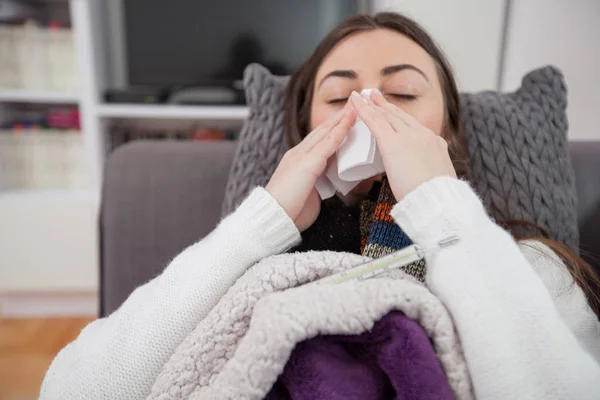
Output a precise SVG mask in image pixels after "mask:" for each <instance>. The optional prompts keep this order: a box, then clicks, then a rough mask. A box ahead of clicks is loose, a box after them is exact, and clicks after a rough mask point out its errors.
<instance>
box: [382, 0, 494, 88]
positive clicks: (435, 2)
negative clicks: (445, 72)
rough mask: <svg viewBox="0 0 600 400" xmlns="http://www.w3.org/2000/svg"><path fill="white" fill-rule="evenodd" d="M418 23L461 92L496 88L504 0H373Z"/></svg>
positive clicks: (383, 8)
mask: <svg viewBox="0 0 600 400" xmlns="http://www.w3.org/2000/svg"><path fill="white" fill-rule="evenodd" d="M372 4H373V8H374V10H375V11H387V10H389V11H397V12H402V13H404V14H406V15H408V16H410V17H412V18H414V19H415V20H417V21H418V22H419V23H420V24H422V25H423V26H424V27H425V29H427V31H428V32H429V33H430V34H431V35H432V36H433V38H434V39H435V40H436V41H437V42H438V44H440V46H441V47H442V48H443V49H444V51H445V52H446V54H447V55H448V57H449V59H450V62H451V63H452V65H453V67H454V70H455V73H456V76H457V79H458V83H459V87H460V89H461V90H463V91H476V90H484V89H497V87H498V76H499V67H500V49H501V44H502V29H503V25H504V11H505V10H504V8H505V0H485V1H482V0H460V1H457V0H452V1H450V0H373V3H372Z"/></svg>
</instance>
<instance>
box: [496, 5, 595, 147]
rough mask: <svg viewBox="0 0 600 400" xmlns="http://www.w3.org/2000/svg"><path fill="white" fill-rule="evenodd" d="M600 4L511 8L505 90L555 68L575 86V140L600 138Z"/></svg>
mask: <svg viewBox="0 0 600 400" xmlns="http://www.w3.org/2000/svg"><path fill="white" fill-rule="evenodd" d="M598 17H600V1H598V0H578V1H570V2H567V1H563V0H528V1H513V2H512V4H511V12H510V20H509V31H508V32H509V33H508V37H507V48H506V58H505V66H504V74H503V77H502V85H501V87H502V89H504V90H513V89H515V88H516V87H518V86H519V83H520V81H521V77H522V76H523V74H524V73H526V72H527V71H529V70H531V69H533V68H536V67H538V66H541V65H546V64H554V65H556V66H558V67H559V68H560V69H561V70H562V71H563V73H564V74H565V78H566V82H567V86H568V88H569V105H568V114H569V136H570V138H571V139H575V140H582V139H588V140H589V139H592V140H600V127H599V125H600V124H599V123H598V121H597V115H598V110H600V74H599V73H598V67H599V66H600V44H599V40H600V24H599V23H598Z"/></svg>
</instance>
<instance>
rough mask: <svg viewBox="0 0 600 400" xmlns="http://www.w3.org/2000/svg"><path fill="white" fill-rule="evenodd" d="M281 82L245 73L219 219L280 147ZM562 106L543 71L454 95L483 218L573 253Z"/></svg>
mask: <svg viewBox="0 0 600 400" xmlns="http://www.w3.org/2000/svg"><path fill="white" fill-rule="evenodd" d="M288 79H289V78H288V77H279V76H273V75H272V74H271V73H270V72H269V71H268V70H267V69H266V68H264V67H262V66H261V65H258V64H252V65H250V66H248V67H247V68H246V71H245V73H244V85H245V90H246V99H247V102H248V107H249V110H250V115H249V117H248V119H247V121H246V122H245V124H244V127H243V128H242V132H241V134H240V139H239V145H238V149H237V153H236V156H235V159H234V161H233V165H232V167H231V171H230V174H229V180H228V183H227V188H226V192H225V200H224V203H223V209H222V214H223V215H227V214H229V213H230V212H231V211H233V210H234V209H235V207H236V206H237V204H238V203H239V202H240V201H241V200H242V199H243V198H244V197H245V196H246V195H247V194H248V193H249V192H250V191H251V190H252V189H253V188H254V187H255V186H264V185H266V184H267V182H268V181H269V178H270V177H271V175H272V174H273V172H274V171H275V168H276V167H277V164H278V163H279V160H280V159H281V157H283V154H285V151H286V150H287V149H288V145H287V140H286V138H285V132H284V126H283V99H284V94H285V87H286V85H287V82H288ZM566 106H567V89H566V85H565V82H564V78H563V75H562V74H561V72H560V71H559V70H558V69H556V68H554V67H551V66H548V67H544V68H540V69H537V70H534V71H532V72H530V73H528V74H527V75H526V76H525V77H524V78H523V81H522V84H521V87H520V88H519V89H518V90H517V91H515V92H512V93H500V92H495V91H488V92H481V93H474V94H468V93H465V94H461V109H462V120H463V127H464V133H465V136H466V139H467V144H468V149H469V158H470V167H471V181H472V185H473V187H474V188H475V190H476V192H477V193H478V194H479V195H480V196H481V197H482V199H483V202H484V204H485V206H486V207H487V209H488V210H489V212H490V215H491V216H492V217H493V218H494V219H496V220H497V221H499V222H502V221H509V220H523V221H529V222H533V223H535V224H537V225H539V226H541V227H542V228H544V229H546V230H547V231H548V233H549V235H550V237H551V238H553V239H556V240H559V241H561V242H563V243H565V244H567V245H569V246H570V247H571V248H573V249H574V250H575V251H577V250H578V246H579V233H578V232H579V231H578V228H577V213H576V199H575V187H574V184H575V182H574V173H573V168H572V166H571V161H570V155H569V150H568V146H567V144H568V143H567V129H568V122H567V116H566ZM513 227H514V228H513ZM511 229H514V230H515V231H519V233H525V234H533V235H539V232H537V230H531V229H527V228H526V226H523V225H518V224H517V225H511Z"/></svg>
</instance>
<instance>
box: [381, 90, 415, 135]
mask: <svg viewBox="0 0 600 400" xmlns="http://www.w3.org/2000/svg"><path fill="white" fill-rule="evenodd" d="M370 99H371V101H372V102H373V103H374V104H375V105H377V106H379V107H381V108H382V109H384V110H386V111H387V112H390V113H392V114H394V115H395V116H396V117H397V118H400V119H402V121H404V123H405V124H406V125H407V126H410V127H411V128H417V127H419V126H420V124H419V122H418V121H417V120H416V118H415V117H413V116H412V115H410V114H409V113H407V112H406V111H404V110H403V109H401V108H400V107H396V106H395V105H394V104H392V103H390V102H389V101H387V100H386V98H385V97H384V96H383V94H381V92H380V91H379V90H377V89H375V90H373V91H372V92H371V97H370Z"/></svg>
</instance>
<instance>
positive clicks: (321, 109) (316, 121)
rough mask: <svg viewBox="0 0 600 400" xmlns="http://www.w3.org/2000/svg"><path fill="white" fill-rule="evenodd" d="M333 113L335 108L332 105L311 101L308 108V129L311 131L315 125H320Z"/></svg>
mask: <svg viewBox="0 0 600 400" xmlns="http://www.w3.org/2000/svg"><path fill="white" fill-rule="evenodd" d="M335 113H336V110H335V108H334V107H328V106H324V105H319V104H314V103H313V105H312V108H311V110H310V130H311V131H312V130H313V129H315V128H316V127H317V126H319V125H321V124H322V123H323V122H325V121H326V120H327V119H328V118H329V117H331V116H332V115H333V114H335ZM307 133H308V132H307Z"/></svg>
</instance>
